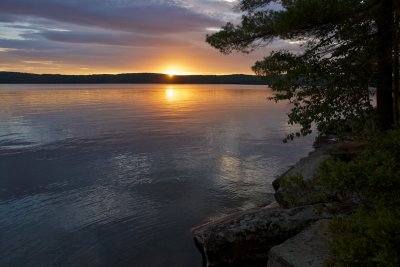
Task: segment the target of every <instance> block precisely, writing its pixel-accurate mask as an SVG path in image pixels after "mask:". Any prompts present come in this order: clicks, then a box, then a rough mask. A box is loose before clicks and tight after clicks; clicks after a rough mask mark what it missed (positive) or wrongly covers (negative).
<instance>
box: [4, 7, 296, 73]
mask: <svg viewBox="0 0 400 267" xmlns="http://www.w3.org/2000/svg"><path fill="white" fill-rule="evenodd" d="M233 6H234V4H233V3H231V2H229V1H224V0H0V70H16V71H29V72H37V73H46V72H49V73H60V72H63V73H79V70H80V69H85V73H99V72H102V73H105V72H112V73H116V72H152V71H163V70H165V69H166V68H168V66H174V65H177V66H179V65H181V66H182V69H186V71H188V72H200V73H213V72H214V73H233V72H234V73H239V72H242V73H249V72H250V66H251V65H252V63H254V61H255V60H256V59H257V58H258V59H259V58H262V56H264V55H266V54H265V53H269V52H270V51H269V50H265V51H261V52H258V53H255V54H252V55H246V56H242V55H231V56H228V57H227V56H224V55H221V54H220V53H219V52H218V51H217V50H215V49H213V48H211V47H210V46H209V45H208V44H206V43H205V41H204V39H205V35H206V33H207V28H219V27H220V26H221V25H223V24H225V22H227V21H234V20H235V19H237V18H238V17H240V14H235V13H234V12H232V7H233ZM277 46H282V47H290V46H291V45H290V44H287V43H278V44H277ZM277 49H278V47H277ZM86 70H87V71H86Z"/></svg>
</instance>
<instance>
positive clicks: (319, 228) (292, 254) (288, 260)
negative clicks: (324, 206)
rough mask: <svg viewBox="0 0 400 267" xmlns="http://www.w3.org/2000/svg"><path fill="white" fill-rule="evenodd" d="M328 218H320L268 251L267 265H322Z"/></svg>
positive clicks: (327, 231) (275, 266) (328, 235)
mask: <svg viewBox="0 0 400 267" xmlns="http://www.w3.org/2000/svg"><path fill="white" fill-rule="evenodd" d="M328 224H329V220H320V221H318V222H316V223H315V224H313V225H311V226H309V227H308V228H306V229H304V230H303V231H302V232H300V233H299V234H297V235H296V236H294V237H292V238H290V239H288V240H286V241H285V242H284V243H282V244H281V245H278V246H275V247H273V248H272V249H271V250H270V251H269V253H268V265H267V266H268V267H322V266H324V260H325V258H327V256H328V247H327V243H328V240H329V237H330V231H329V229H328Z"/></svg>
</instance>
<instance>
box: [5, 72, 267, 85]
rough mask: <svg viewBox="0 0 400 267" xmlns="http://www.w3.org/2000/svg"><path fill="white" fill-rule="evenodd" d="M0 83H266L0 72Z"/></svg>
mask: <svg viewBox="0 0 400 267" xmlns="http://www.w3.org/2000/svg"><path fill="white" fill-rule="evenodd" d="M0 83H2V84H90V83H171V84H260V85H261V84H264V85H265V84H266V82H265V81H264V80H262V79H261V78H259V77H257V76H254V75H244V74H232V75H176V76H173V77H170V76H168V75H166V74H159V73H123V74H93V75H61V74H31V73H20V72H0Z"/></svg>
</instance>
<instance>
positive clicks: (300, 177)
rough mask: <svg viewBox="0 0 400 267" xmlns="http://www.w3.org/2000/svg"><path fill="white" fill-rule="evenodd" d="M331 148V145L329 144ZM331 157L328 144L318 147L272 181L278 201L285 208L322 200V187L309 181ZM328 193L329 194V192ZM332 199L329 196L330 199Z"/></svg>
mask: <svg viewBox="0 0 400 267" xmlns="http://www.w3.org/2000/svg"><path fill="white" fill-rule="evenodd" d="M329 148H331V146H329ZM330 158H331V154H330V150H329V149H328V148H327V147H326V146H325V147H322V148H319V149H316V150H315V151H313V152H311V153H310V154H309V155H308V156H307V157H305V158H302V159H301V160H300V161H299V162H298V163H296V164H295V165H294V166H293V167H292V168H290V169H289V170H288V171H287V172H285V173H284V174H283V175H281V176H280V177H279V178H278V179H276V180H275V181H274V182H273V183H272V185H273V186H274V188H275V190H276V192H275V199H276V201H277V202H278V203H279V204H280V205H281V206H282V207H284V208H292V207H298V206H303V205H309V204H315V203H319V202H321V199H320V198H319V196H320V195H321V189H320V188H316V187H315V186H313V185H310V184H309V183H307V182H309V181H310V180H312V179H313V178H314V177H315V176H316V174H317V173H318V169H319V166H320V164H321V163H322V162H323V161H325V160H328V159H330ZM296 177H297V178H296ZM326 195H327V196H329V194H328V193H327V194H326ZM331 200H332V199H330V198H329V201H331ZM329 201H326V202H329Z"/></svg>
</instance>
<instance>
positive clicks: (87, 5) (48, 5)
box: [0, 0, 221, 34]
mask: <svg viewBox="0 0 400 267" xmlns="http://www.w3.org/2000/svg"><path fill="white" fill-rule="evenodd" d="M5 15H8V16H11V15H12V16H15V17H14V19H15V20H19V19H21V17H27V16H28V17H37V18H44V19H48V20H54V21H61V22H66V23H71V24H78V25H83V26H90V27H98V28H104V29H112V30H118V31H128V32H137V33H146V34H164V33H180V32H191V31H201V30H204V28H206V27H211V26H216V25H220V24H221V22H220V21H218V20H217V19H215V18H211V17H209V16H206V15H204V14H201V13H198V12H194V11H193V10H190V9H188V8H185V7H180V6H177V5H173V4H171V3H169V2H159V1H157V2H155V1H109V0H108V1H107V0H86V1H85V0H83V1H76V0H75V1H74V0H68V1H66V0H35V1H32V0H1V2H0V17H1V16H5ZM8 20H10V17H8Z"/></svg>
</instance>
